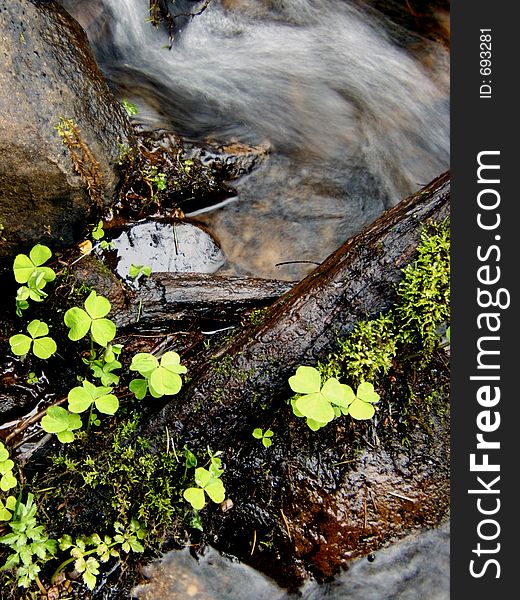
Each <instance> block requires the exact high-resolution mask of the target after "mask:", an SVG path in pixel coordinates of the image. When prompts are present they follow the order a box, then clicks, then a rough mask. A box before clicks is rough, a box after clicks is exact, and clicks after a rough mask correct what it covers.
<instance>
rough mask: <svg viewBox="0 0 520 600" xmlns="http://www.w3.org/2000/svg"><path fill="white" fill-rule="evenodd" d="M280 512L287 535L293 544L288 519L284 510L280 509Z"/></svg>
mask: <svg viewBox="0 0 520 600" xmlns="http://www.w3.org/2000/svg"><path fill="white" fill-rule="evenodd" d="M280 512H281V513H282V519H283V522H284V523H285V528H286V529H287V535H288V536H289V539H290V540H291V542H292V537H291V530H290V529H289V522H288V521H287V518H286V517H285V515H284V514H283V510H282V509H280Z"/></svg>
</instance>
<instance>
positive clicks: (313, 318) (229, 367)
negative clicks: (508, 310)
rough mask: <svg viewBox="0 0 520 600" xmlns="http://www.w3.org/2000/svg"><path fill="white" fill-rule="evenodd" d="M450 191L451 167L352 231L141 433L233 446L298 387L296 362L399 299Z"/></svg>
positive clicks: (321, 354) (319, 353) (322, 351)
mask: <svg viewBox="0 0 520 600" xmlns="http://www.w3.org/2000/svg"><path fill="white" fill-rule="evenodd" d="M449 192H450V180H449V175H448V174H443V175H441V176H440V177H438V178H437V179H436V180H434V181H433V182H432V183H430V184H429V185H428V186H426V187H425V188H424V189H423V190H421V191H420V192H418V193H417V194H414V195H413V196H410V197H409V198H407V199H405V200H403V201H402V202H401V203H400V204H398V205H397V206H396V207H394V208H393V209H391V210H389V211H387V212H386V213H384V214H383V215H382V216H381V217H380V218H379V219H377V220H376V221H375V222H374V223H373V224H372V225H371V226H369V227H367V228H366V229H365V230H364V231H362V232H361V233H360V234H358V235H356V236H355V237H353V238H351V239H349V240H347V241H346V242H345V243H344V244H343V246H341V247H340V248H339V249H338V250H337V251H336V252H335V253H334V254H332V255H331V256H330V257H329V258H328V259H327V260H326V261H325V262H324V263H323V264H322V265H321V266H319V267H318V268H317V269H316V270H315V271H313V272H312V273H311V274H310V275H309V276H307V277H306V278H305V279H304V280H302V281H301V282H300V283H299V284H298V285H296V286H295V287H294V288H293V289H292V290H291V291H289V292H287V293H286V294H284V295H283V296H282V297H281V298H279V299H278V300H277V301H276V302H275V303H274V304H273V305H272V306H271V307H270V308H269V309H268V311H267V312H266V314H265V318H264V321H263V323H261V324H260V325H257V326H251V327H246V328H244V329H242V330H240V331H239V332H237V334H236V335H234V336H232V337H231V338H230V339H229V340H228V341H227V342H226V343H225V344H223V345H222V346H221V347H220V348H218V349H217V350H216V351H215V352H214V354H213V356H211V358H210V359H209V360H208V361H206V362H204V363H203V364H201V365H198V366H197V368H196V369H195V370H194V371H192V372H190V375H191V383H190V384H189V385H187V386H186V387H185V388H184V390H183V391H182V392H181V393H180V394H179V396H176V397H175V398H173V399H172V400H171V401H170V402H169V403H168V404H167V405H166V406H165V407H164V408H163V409H162V410H161V411H160V412H158V413H157V414H155V415H153V416H152V417H151V418H150V419H149V421H148V423H147V424H145V425H144V431H142V432H141V434H144V435H145V436H147V437H150V438H151V439H153V438H155V437H157V433H158V432H164V430H165V427H166V426H167V427H168V428H169V431H170V432H175V433H176V434H178V436H179V438H181V439H182V440H184V441H186V442H188V444H189V445H190V447H195V448H196V447H202V448H204V447H206V446H207V445H208V444H210V445H211V446H212V447H213V448H221V449H223V448H231V447H233V446H234V445H235V444H236V443H237V441H238V440H240V439H241V438H242V437H243V435H244V430H246V429H249V428H251V427H252V426H254V423H256V422H258V417H259V414H261V413H262V408H261V407H262V406H264V407H265V405H266V404H269V405H271V410H273V411H274V410H275V409H276V408H278V407H280V406H281V402H282V400H281V399H283V398H286V397H288V396H289V395H290V391H289V388H288V385H287V380H288V378H289V377H290V375H292V374H293V373H294V370H295V368H296V367H297V366H298V365H302V364H303V365H304V364H310V365H314V364H316V363H317V362H318V361H319V360H322V359H324V358H325V357H326V355H327V354H328V353H330V352H332V351H334V350H335V349H336V347H337V343H338V342H337V340H338V338H342V337H345V336H346V335H347V334H348V333H349V332H350V331H351V330H352V329H353V327H354V325H355V324H356V323H357V322H358V321H359V320H362V319H366V318H370V317H373V316H376V315H377V314H379V313H380V312H384V311H385V310H387V309H388V308H389V307H390V306H391V305H392V303H393V302H394V300H395V291H394V290H395V284H396V282H397V281H398V280H399V279H400V276H401V270H402V269H403V268H404V267H405V266H406V265H407V264H408V263H409V262H410V261H411V260H412V259H413V258H414V253H415V250H416V247H417V245H418V242H419V237H420V230H421V228H422V226H423V225H425V224H426V223H427V222H429V221H440V220H442V219H445V218H446V217H448V216H449V197H450V193H449Z"/></svg>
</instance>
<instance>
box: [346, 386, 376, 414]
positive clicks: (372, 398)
mask: <svg viewBox="0 0 520 600" xmlns="http://www.w3.org/2000/svg"><path fill="white" fill-rule="evenodd" d="M377 402H379V394H377V393H376V392H375V391H374V386H373V385H372V384H371V383H368V382H366V381H365V382H363V383H360V384H359V386H358V388H357V392H356V398H355V400H354V401H353V402H352V404H350V406H349V409H348V412H349V414H350V416H351V417H352V418H354V419H357V420H365V419H371V418H372V417H373V416H374V414H375V412H376V411H375V408H374V406H373V404H375V403H377Z"/></svg>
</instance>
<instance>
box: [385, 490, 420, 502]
mask: <svg viewBox="0 0 520 600" xmlns="http://www.w3.org/2000/svg"><path fill="white" fill-rule="evenodd" d="M388 493H389V494H390V496H395V497H396V498H401V500H407V501H408V502H412V503H413V504H415V503H416V500H414V499H413V498H408V496H403V495H402V494H396V493H395V492H388Z"/></svg>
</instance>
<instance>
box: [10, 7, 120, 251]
mask: <svg viewBox="0 0 520 600" xmlns="http://www.w3.org/2000/svg"><path fill="white" fill-rule="evenodd" d="M0 39H1V48H2V69H1V71H0V258H5V257H7V256H10V255H12V254H14V253H15V252H16V251H18V250H19V249H20V248H24V247H27V246H29V245H31V244H33V243H35V242H37V241H43V242H46V243H49V244H52V245H53V246H54V247H56V246H65V245H68V244H70V243H72V242H73V241H74V240H75V238H76V237H77V236H78V235H79V234H80V232H81V230H82V228H83V226H84V225H85V222H86V220H87V219H88V216H89V214H90V213H91V211H92V209H93V207H94V206H95V205H98V206H99V207H102V206H107V205H108V204H109V203H110V202H111V199H112V196H113V193H114V191H115V188H116V185H117V182H118V176H117V161H118V158H119V157H120V156H121V153H122V151H123V150H124V148H125V147H127V146H128V144H129V143H131V137H132V130H131V125H130V123H129V120H128V118H127V115H126V113H125V112H124V110H123V109H122V107H121V106H120V104H119V103H118V102H117V101H116V100H115V98H114V97H113V96H112V94H111V93H110V91H109V88H108V86H107V84H106V82H105V80H104V79H103V76H102V74H101V72H100V70H99V69H98V67H97V65H96V62H95V60H94V57H93V55H92V52H91V50H90V47H89V45H88V42H87V38H86V35H85V33H84V31H83V30H82V28H81V27H80V26H79V25H78V23H77V22H76V21H74V19H72V17H70V16H69V15H68V13H67V12H66V11H65V10H63V9H62V8H61V7H59V6H58V5H57V4H56V3H55V2H53V1H43V0H16V1H15V2H13V1H12V0H0ZM60 123H61V125H62V127H61V136H60V132H59V131H58V130H57V126H59V125H60Z"/></svg>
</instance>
